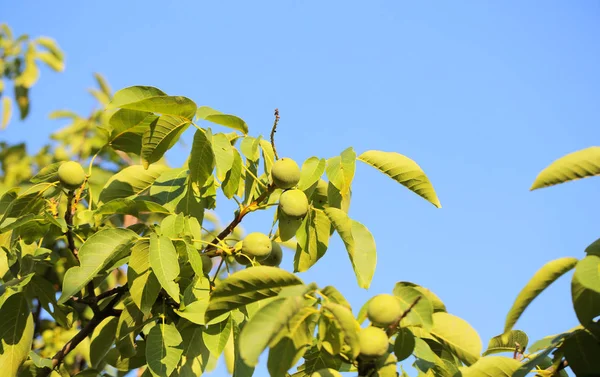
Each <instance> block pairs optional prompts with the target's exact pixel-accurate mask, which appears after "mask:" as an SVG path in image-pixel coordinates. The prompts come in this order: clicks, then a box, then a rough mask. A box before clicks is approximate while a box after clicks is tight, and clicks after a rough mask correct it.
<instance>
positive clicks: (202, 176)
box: [188, 130, 215, 187]
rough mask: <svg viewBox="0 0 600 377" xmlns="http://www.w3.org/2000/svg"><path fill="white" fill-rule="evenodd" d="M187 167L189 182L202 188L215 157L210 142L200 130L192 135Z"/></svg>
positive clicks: (211, 169) (210, 171) (213, 165)
mask: <svg viewBox="0 0 600 377" xmlns="http://www.w3.org/2000/svg"><path fill="white" fill-rule="evenodd" d="M188 165H189V169H190V180H191V181H192V182H195V183H196V184H197V185H198V187H202V186H204V184H205V183H206V180H207V179H208V177H210V175H211V174H212V172H213V169H214V167H215V156H214V153H213V149H212V146H211V142H210V140H209V138H208V137H207V135H206V134H205V133H204V132H203V131H202V130H197V131H196V133H195V134H194V142H193V144H192V151H191V152H190V158H189V161H188Z"/></svg>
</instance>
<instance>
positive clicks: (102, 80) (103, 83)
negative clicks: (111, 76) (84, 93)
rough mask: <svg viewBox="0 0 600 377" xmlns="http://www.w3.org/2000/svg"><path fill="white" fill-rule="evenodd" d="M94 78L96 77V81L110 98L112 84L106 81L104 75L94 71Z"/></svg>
mask: <svg viewBox="0 0 600 377" xmlns="http://www.w3.org/2000/svg"><path fill="white" fill-rule="evenodd" d="M94 78H95V79H96V83H98V87H100V90H101V91H102V93H104V95H105V96H107V97H109V98H110V97H111V92H112V90H110V86H109V85H108V82H106V79H105V78H104V76H102V75H101V74H99V73H96V72H94Z"/></svg>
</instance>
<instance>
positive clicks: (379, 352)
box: [358, 326, 389, 360]
mask: <svg viewBox="0 0 600 377" xmlns="http://www.w3.org/2000/svg"><path fill="white" fill-rule="evenodd" d="M358 342H359V344H360V356H361V357H362V358H363V359H365V360H371V359H377V358H378V357H381V356H383V355H385V354H386V352H387V350H388V348H389V339H388V336H387V334H386V332H385V331H383V330H382V329H380V328H379V327H373V326H369V327H367V328H364V329H362V330H360V333H359V334H358Z"/></svg>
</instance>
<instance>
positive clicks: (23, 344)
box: [0, 293, 34, 376]
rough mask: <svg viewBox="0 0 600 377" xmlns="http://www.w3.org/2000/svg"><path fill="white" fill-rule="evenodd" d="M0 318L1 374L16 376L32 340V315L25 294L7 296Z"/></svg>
mask: <svg viewBox="0 0 600 377" xmlns="http://www.w3.org/2000/svg"><path fill="white" fill-rule="evenodd" d="M0 318H2V321H0V336H1V338H0V346H1V347H0V350H1V352H0V368H1V370H2V374H4V375H6V376H16V375H17V370H18V369H19V367H20V366H21V364H22V363H23V361H25V359H27V355H28V354H29V350H31V344H32V342H33V331H34V330H33V328H34V324H33V315H32V314H31V311H30V310H29V306H28V305H27V299H26V298H25V295H23V294H21V293H15V294H12V295H11V296H10V297H8V298H7V299H6V301H4V303H3V304H2V307H0Z"/></svg>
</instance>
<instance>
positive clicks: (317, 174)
mask: <svg viewBox="0 0 600 377" xmlns="http://www.w3.org/2000/svg"><path fill="white" fill-rule="evenodd" d="M326 164H327V161H326V160H325V159H324V158H318V157H310V158H309V159H307V160H306V161H304V163H303V164H302V169H301V170H300V181H299V182H298V190H302V191H306V190H307V189H309V188H310V187H311V186H312V185H314V184H315V183H317V182H318V181H319V179H320V178H321V176H322V175H323V173H324V172H325V165H326Z"/></svg>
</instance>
